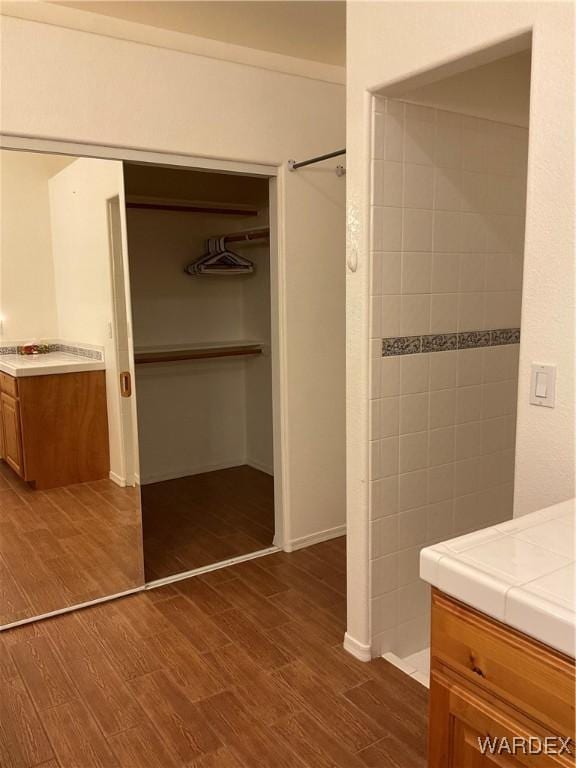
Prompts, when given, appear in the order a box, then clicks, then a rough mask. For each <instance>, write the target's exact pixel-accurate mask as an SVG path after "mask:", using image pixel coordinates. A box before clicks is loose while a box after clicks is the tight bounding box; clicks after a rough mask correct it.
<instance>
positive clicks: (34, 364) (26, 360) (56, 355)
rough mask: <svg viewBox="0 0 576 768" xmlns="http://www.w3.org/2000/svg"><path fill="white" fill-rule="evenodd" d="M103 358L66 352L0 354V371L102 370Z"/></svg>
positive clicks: (20, 373)
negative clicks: (94, 358)
mask: <svg viewBox="0 0 576 768" xmlns="http://www.w3.org/2000/svg"><path fill="white" fill-rule="evenodd" d="M104 369H105V365H104V361H103V360H92V359H91V358H89V357H81V356H80V355H71V354H68V353H67V352H47V353H46V354H43V355H0V371H1V372H2V373H7V374H8V375H9V376H16V377H20V376H48V375H49V374H53V373H80V372H82V371H103V370H104Z"/></svg>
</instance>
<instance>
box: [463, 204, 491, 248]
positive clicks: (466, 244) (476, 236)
mask: <svg viewBox="0 0 576 768" xmlns="http://www.w3.org/2000/svg"><path fill="white" fill-rule="evenodd" d="M461 228H462V229H461V232H462V251H463V252H465V253H482V252H484V250H485V247H486V237H487V233H486V222H485V218H484V216H482V214H479V213H463V214H462V221H461Z"/></svg>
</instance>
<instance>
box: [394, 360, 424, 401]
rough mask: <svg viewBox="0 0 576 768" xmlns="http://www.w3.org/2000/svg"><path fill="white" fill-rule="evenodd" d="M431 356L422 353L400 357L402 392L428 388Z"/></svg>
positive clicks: (406, 392) (409, 393) (408, 393)
mask: <svg viewBox="0 0 576 768" xmlns="http://www.w3.org/2000/svg"><path fill="white" fill-rule="evenodd" d="M430 357H431V355H428V354H420V355H405V356H404V357H402V358H401V359H400V392H401V393H402V394H403V395H414V394H417V393H419V392H426V391H427V390H428V386H429V371H430Z"/></svg>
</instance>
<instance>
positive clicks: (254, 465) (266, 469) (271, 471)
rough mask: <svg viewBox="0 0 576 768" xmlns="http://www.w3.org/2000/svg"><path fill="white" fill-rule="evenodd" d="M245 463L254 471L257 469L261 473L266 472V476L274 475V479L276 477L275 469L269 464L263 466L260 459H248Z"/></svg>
mask: <svg viewBox="0 0 576 768" xmlns="http://www.w3.org/2000/svg"><path fill="white" fill-rule="evenodd" d="M244 463H245V464H247V465H248V466H249V467H252V469H257V470H259V471H260V472H264V473H265V474H266V475H272V477H274V469H273V467H272V466H270V465H269V464H263V463H262V462H261V461H258V459H246V461H245V462H244Z"/></svg>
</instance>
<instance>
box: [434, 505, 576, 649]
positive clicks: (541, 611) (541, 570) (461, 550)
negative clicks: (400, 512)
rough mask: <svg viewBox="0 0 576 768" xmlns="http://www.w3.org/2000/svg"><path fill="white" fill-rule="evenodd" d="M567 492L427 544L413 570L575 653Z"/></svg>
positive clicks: (575, 576)
mask: <svg viewBox="0 0 576 768" xmlns="http://www.w3.org/2000/svg"><path fill="white" fill-rule="evenodd" d="M575 516H576V505H575V500H574V499H570V500H568V501H563V502H560V503H559V504H554V505H553V506H551V507H547V508H546V509H542V510H540V511H538V512H533V513H531V514H528V515H524V516H522V517H518V518H514V519H513V520H510V521H508V522H505V523H499V524H498V525H495V526H492V527H490V528H485V529H483V530H481V531H476V532H475V533H469V534H466V535H465V536H460V537H458V538H456V539H451V540H449V541H445V542H442V543H440V544H434V545H433V546H430V547H426V548H424V549H423V550H422V551H421V553H420V577H421V578H422V579H423V580H424V581H427V582H428V583H429V584H431V585H432V586H434V587H437V588H438V589H439V590H441V591H442V592H445V593H446V594H447V595H450V596H451V597H454V598H456V599H457V600H461V601H462V602H463V603H466V604H467V605H470V606H471V607H472V608H476V609H477V610H479V611H482V612H483V613H485V614H487V615H488V616H491V617H492V618H494V619H497V620H498V621H501V622H503V623H505V624H508V625H509V626H511V627H514V628H515V629H517V630H519V631H520V632H524V633H525V634H527V635H530V636H531V637H534V638H536V639H537V640H540V641H541V642H543V643H545V644H546V645H549V646H551V647H552V648H555V649H557V650H559V651H561V652H562V653H565V654H567V655H569V656H572V657H575V656H576V652H575V651H576V605H575V581H576V555H575V541H574V521H575Z"/></svg>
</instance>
